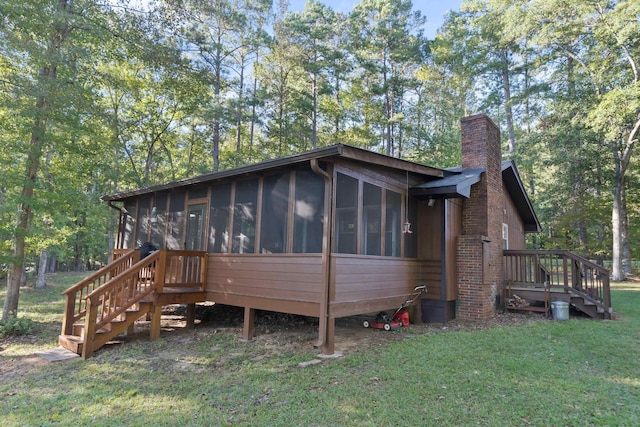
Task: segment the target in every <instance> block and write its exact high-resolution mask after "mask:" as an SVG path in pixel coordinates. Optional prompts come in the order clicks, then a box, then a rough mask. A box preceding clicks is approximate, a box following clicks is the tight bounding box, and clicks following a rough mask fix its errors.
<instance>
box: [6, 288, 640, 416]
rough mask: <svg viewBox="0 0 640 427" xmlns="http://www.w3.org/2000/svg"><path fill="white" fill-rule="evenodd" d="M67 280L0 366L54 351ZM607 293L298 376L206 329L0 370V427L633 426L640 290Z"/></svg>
mask: <svg viewBox="0 0 640 427" xmlns="http://www.w3.org/2000/svg"><path fill="white" fill-rule="evenodd" d="M77 279H78V277H77V276H76V277H68V276H60V275H59V276H55V277H53V278H52V279H51V284H52V285H53V286H50V287H47V288H45V289H43V290H36V289H28V288H23V289H22V290H21V311H20V313H19V315H20V316H25V317H29V318H31V319H33V320H34V321H36V322H37V323H38V327H37V335H36V336H35V337H29V338H28V339H27V338H24V339H17V338H10V339H5V340H3V341H0V365H2V364H12V366H14V365H15V363H16V361H20V360H25V361H26V360H31V359H32V358H30V357H29V355H30V354H32V353H33V352H34V351H36V350H38V349H43V348H47V347H52V346H56V345H57V334H58V333H59V328H60V319H61V315H62V307H63V304H62V299H61V297H60V292H61V291H62V290H63V289H65V288H66V287H68V286H69V285H70V284H71V283H74V282H76V281H77ZM613 289H614V291H613V292H612V298H613V305H614V309H615V311H616V313H618V316H617V319H616V320H614V321H597V320H587V319H583V318H573V317H572V318H571V319H570V320H568V321H564V322H557V321H547V320H540V321H536V322H530V323H526V324H518V325H508V326H498V327H494V328H490V329H480V330H463V331H445V332H441V333H427V334H419V333H415V331H416V329H415V328H414V329H413V330H412V328H411V327H410V328H406V330H403V331H401V332H400V331H398V333H401V334H402V339H399V340H396V341H392V342H389V343H387V344H384V345H379V346H371V347H370V348H360V349H357V350H353V351H348V352H346V353H345V354H344V356H343V357H341V358H337V359H330V360H324V361H323V362H321V363H319V364H316V365H311V366H307V367H304V368H303V367H300V366H299V364H300V363H301V362H305V361H309V360H311V359H314V358H315V357H316V354H317V351H315V350H314V349H313V348H309V349H306V350H302V351H288V350H283V351H280V352H269V353H268V355H266V356H265V353H267V352H266V351H265V348H264V347H262V346H261V345H258V344H256V343H246V342H242V341H240V340H239V339H237V338H236V337H235V336H234V335H233V334H222V333H217V330H216V329H215V328H214V327H211V328H210V329H207V328H208V327H204V328H196V331H194V332H191V333H188V334H175V335H172V334H171V333H167V334H163V335H162V338H161V339H160V340H157V341H153V342H149V341H147V340H141V341H137V342H135V343H127V344H125V345H122V346H120V347H118V348H114V349H109V350H108V351H103V352H98V353H97V354H96V357H94V358H92V359H89V360H87V361H82V360H79V359H76V360H72V361H68V362H56V363H36V364H34V365H33V366H29V367H28V369H22V368H20V369H17V370H16V371H15V372H11V371H8V372H7V371H3V370H2V368H1V367H0V425H2V426H47V425H64V426H74V425H78V426H85V425H87V426H88V425H91V426H100V425H104V426H115V425H118V426H119V425H127V426H163V425H167V426H176V425H188V426H218V425H234V426H236V425H237V426H344V425H349V426H399V425H407V426H409V425H411V426H473V425H476V426H515V425H518V426H525V425H536V426H559V425H566V426H588V425H593V426H603V425H608V426H637V425H640V310H638V307H639V306H640V284H638V283H635V282H625V283H616V284H614V285H613ZM3 292H4V289H0V303H1V302H2V301H3V296H4V294H3ZM370 332H371V333H385V332H382V331H370ZM395 333H396V332H391V334H395Z"/></svg>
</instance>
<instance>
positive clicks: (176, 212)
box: [167, 190, 185, 250]
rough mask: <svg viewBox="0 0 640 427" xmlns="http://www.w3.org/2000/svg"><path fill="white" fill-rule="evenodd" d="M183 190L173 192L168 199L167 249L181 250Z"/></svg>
mask: <svg viewBox="0 0 640 427" xmlns="http://www.w3.org/2000/svg"><path fill="white" fill-rule="evenodd" d="M184 195H185V192H184V190H181V191H175V192H172V193H171V194H170V197H169V213H168V214H167V249H173V250H179V249H183V248H184V247H183V245H184V243H183V241H182V239H183V229H184Z"/></svg>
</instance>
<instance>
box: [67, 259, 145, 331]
mask: <svg viewBox="0 0 640 427" xmlns="http://www.w3.org/2000/svg"><path fill="white" fill-rule="evenodd" d="M139 256H140V251H137V250H135V249H131V250H130V251H128V252H126V253H124V254H121V255H120V257H119V258H117V259H116V260H114V261H112V262H111V263H109V264H107V265H106V266H104V267H102V268H101V269H99V270H97V271H95V272H94V273H92V274H90V275H89V276H87V277H86V278H84V279H83V280H81V281H80V282H78V283H76V284H75V285H73V286H71V287H70V288H68V289H66V290H65V291H63V292H62V295H64V297H65V309H64V317H63V319H62V334H63V335H70V334H71V333H72V330H73V324H74V323H75V322H77V321H78V320H80V319H82V318H83V317H84V316H85V315H86V308H87V307H86V297H87V295H89V294H90V293H91V292H93V291H94V290H96V289H98V288H100V287H102V286H104V285H105V284H106V283H108V281H109V280H112V279H113V278H114V277H117V276H118V275H119V274H121V273H122V272H123V271H126V270H127V269H128V268H130V267H131V266H132V265H133V264H135V263H136V262H137V261H138V259H139Z"/></svg>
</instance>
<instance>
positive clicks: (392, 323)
mask: <svg viewBox="0 0 640 427" xmlns="http://www.w3.org/2000/svg"><path fill="white" fill-rule="evenodd" d="M426 291H427V287H426V286H416V287H415V288H414V289H413V292H412V293H411V295H409V297H408V298H407V299H406V300H405V302H403V303H402V305H401V306H400V307H399V308H398V309H397V310H396V311H395V313H393V315H390V314H389V313H387V312H386V311H381V312H380V313H378V315H377V316H376V317H375V319H373V320H370V319H367V320H365V321H364V322H362V325H363V326H364V327H365V328H374V329H384V330H385V331H395V330H396V329H400V328H401V327H403V326H409V312H408V311H407V309H406V307H408V306H410V305H411V304H413V302H414V301H415V300H416V299H418V298H419V297H420V295H422V294H423V293H424V292H426Z"/></svg>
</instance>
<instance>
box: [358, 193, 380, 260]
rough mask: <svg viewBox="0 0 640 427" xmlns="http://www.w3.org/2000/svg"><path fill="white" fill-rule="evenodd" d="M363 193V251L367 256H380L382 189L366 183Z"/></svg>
mask: <svg viewBox="0 0 640 427" xmlns="http://www.w3.org/2000/svg"><path fill="white" fill-rule="evenodd" d="M362 191H363V195H362V204H363V207H362V210H363V212H362V250H363V253H364V254H365V255H380V246H381V241H382V234H381V233H382V228H381V227H382V222H381V221H382V189H381V188H380V187H378V186H375V185H372V184H369V183H367V182H365V183H364V185H363V188H362Z"/></svg>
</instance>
